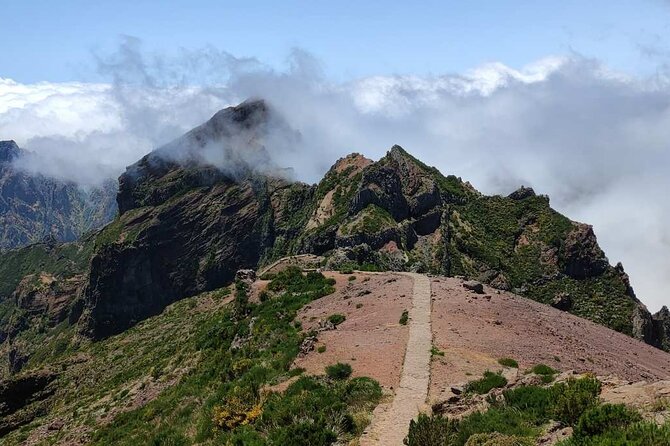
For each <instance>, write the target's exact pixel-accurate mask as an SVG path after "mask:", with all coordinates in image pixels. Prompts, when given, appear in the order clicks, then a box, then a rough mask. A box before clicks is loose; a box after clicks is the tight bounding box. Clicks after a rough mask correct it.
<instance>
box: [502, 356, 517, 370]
mask: <svg viewBox="0 0 670 446" xmlns="http://www.w3.org/2000/svg"><path fill="white" fill-rule="evenodd" d="M498 364H500V365H501V366H503V367H511V368H514V369H518V368H519V363H518V362H516V360H514V359H512V358H500V359H498Z"/></svg>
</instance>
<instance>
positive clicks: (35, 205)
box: [0, 141, 116, 250]
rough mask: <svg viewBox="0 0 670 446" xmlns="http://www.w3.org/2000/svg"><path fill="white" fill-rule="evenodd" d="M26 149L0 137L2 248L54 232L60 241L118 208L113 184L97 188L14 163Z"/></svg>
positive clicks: (98, 224)
mask: <svg viewBox="0 0 670 446" xmlns="http://www.w3.org/2000/svg"><path fill="white" fill-rule="evenodd" d="M27 155H28V154H27V153H26V152H25V151H23V150H21V149H20V148H19V147H18V146H17V145H16V143H15V142H14V141H0V250H4V249H10V248H16V247H20V246H24V245H27V244H29V243H36V242H39V241H42V240H44V239H46V238H49V237H53V238H54V239H55V240H57V241H60V242H67V241H72V240H75V239H77V238H78V237H79V236H81V235H82V234H83V233H85V232H87V231H89V230H91V229H96V228H99V227H101V226H103V225H104V224H106V223H107V222H109V221H110V220H111V219H112V218H113V217H114V214H115V213H116V203H115V201H114V196H115V194H116V184H115V183H114V182H113V181H111V180H110V181H108V182H106V183H104V184H103V185H102V186H100V187H97V188H88V189H84V188H80V187H79V186H77V185H76V184H74V183H71V182H67V181H62V180H59V179H54V178H48V177H45V176H43V175H40V174H31V173H27V172H24V171H22V170H20V169H17V168H16V167H15V166H14V164H13V163H14V162H15V161H16V160H17V159H18V158H20V157H22V156H27Z"/></svg>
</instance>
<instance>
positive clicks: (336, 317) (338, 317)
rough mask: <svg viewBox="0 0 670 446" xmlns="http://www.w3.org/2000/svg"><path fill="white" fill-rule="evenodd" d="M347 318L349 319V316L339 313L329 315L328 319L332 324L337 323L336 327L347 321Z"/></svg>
mask: <svg viewBox="0 0 670 446" xmlns="http://www.w3.org/2000/svg"><path fill="white" fill-rule="evenodd" d="M346 320H347V317H346V316H345V315H343V314H339V313H336V314H331V315H330V316H328V321H329V322H330V323H331V324H333V325H335V326H336V327H337V326H338V325H340V324H341V323H342V322H344V321H346Z"/></svg>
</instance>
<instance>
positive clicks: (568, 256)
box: [15, 101, 667, 348]
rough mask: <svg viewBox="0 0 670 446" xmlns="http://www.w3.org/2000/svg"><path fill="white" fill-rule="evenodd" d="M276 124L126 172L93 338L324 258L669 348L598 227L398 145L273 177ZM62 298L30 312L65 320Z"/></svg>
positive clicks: (87, 326)
mask: <svg viewBox="0 0 670 446" xmlns="http://www.w3.org/2000/svg"><path fill="white" fill-rule="evenodd" d="M272 114H273V112H272V109H271V108H269V107H268V106H267V105H266V104H265V103H263V102H262V101H250V102H246V103H244V104H241V105H240V106H237V107H231V108H228V109H225V110H222V111H221V112H219V113H217V114H216V115H215V116H214V117H213V118H212V119H211V120H210V121H208V122H207V123H205V124H203V125H202V126H200V127H198V128H196V129H194V130H193V131H191V132H189V133H188V134H186V135H185V136H184V137H182V138H179V139H178V140H176V141H174V142H173V143H170V144H168V145H166V146H164V147H162V148H159V149H157V150H156V151H154V152H152V153H151V154H149V155H147V156H145V157H144V158H143V159H141V160H140V161H138V162H137V163H136V164H135V165H133V166H130V167H129V168H128V169H127V171H126V173H125V174H124V175H122V176H121V178H120V180H119V193H118V206H119V211H120V215H119V216H118V218H116V219H115V220H114V221H113V222H112V223H110V224H109V225H108V226H106V227H105V228H104V229H103V230H101V231H100V232H99V233H98V234H97V235H96V236H95V237H94V238H93V240H92V241H91V242H90V244H88V245H87V246H89V247H90V249H91V251H90V252H91V254H90V255H91V261H90V265H89V267H88V268H87V271H86V273H85V274H84V276H83V277H84V278H83V280H82V283H83V285H82V286H81V287H80V289H79V291H78V292H77V293H74V294H73V295H72V297H71V302H70V303H69V305H70V306H69V307H68V308H71V309H72V310H71V313H70V316H69V318H70V319H71V320H78V326H79V330H80V332H82V333H84V334H86V335H87V336H90V337H92V338H95V339H99V338H104V337H107V336H109V335H112V334H115V333H119V332H121V331H123V330H125V329H127V328H128V327H131V326H132V325H134V324H135V323H137V322H138V321H141V320H143V319H145V318H147V317H149V316H151V315H153V314H156V313H158V312H160V311H162V309H163V308H165V307H166V306H167V305H168V304H170V303H172V302H174V301H176V300H179V299H182V298H184V297H187V296H190V295H193V294H197V293H199V292H202V291H206V290H211V289H215V288H218V287H220V286H222V285H224V284H226V283H229V282H230V281H231V280H232V279H233V277H234V273H235V271H236V270H238V269H240V268H256V267H258V266H260V265H263V264H267V263H269V262H271V261H273V260H275V259H277V258H279V257H281V256H284V255H288V254H300V253H313V254H319V255H323V256H325V258H326V259H327V267H329V268H333V269H349V268H361V269H380V270H415V271H423V272H433V273H440V274H444V275H448V276H463V277H467V278H471V279H476V280H479V281H482V282H485V283H488V284H490V285H492V286H494V287H497V288H500V289H504V290H512V291H514V292H516V293H519V294H522V295H525V296H527V297H530V298H532V299H535V300H537V301H540V302H543V303H547V304H552V303H554V304H555V305H556V306H557V307H560V308H562V309H564V310H566V311H570V312H572V313H574V314H577V315H579V316H583V317H585V318H588V319H591V320H593V321H596V322H598V323H600V324H603V325H606V326H608V327H611V328H614V329H616V330H618V331H621V332H623V333H626V334H629V335H631V336H634V337H637V338H640V339H644V340H645V341H646V342H648V343H650V344H653V345H658V346H665V347H666V348H667V342H666V341H663V339H665V338H664V334H663V330H664V329H665V328H664V327H666V326H667V324H665V325H664V323H663V322H660V321H661V319H662V318H661V317H660V316H659V317H652V316H651V314H649V312H648V311H647V309H646V308H645V307H644V306H643V305H642V304H641V303H640V302H639V300H638V299H637V297H636V296H635V294H634V293H633V290H632V288H631V287H630V284H629V282H628V277H627V276H626V274H625V272H624V270H623V267H621V266H620V265H617V266H616V267H615V266H612V265H610V263H609V261H608V259H607V257H606V256H605V254H604V252H603V251H602V249H601V248H600V247H599V245H598V243H597V239H596V236H595V234H594V232H593V229H592V228H591V227H590V226H588V225H586V224H582V223H577V222H573V221H571V220H570V219H568V218H567V217H565V216H563V215H561V214H559V213H558V212H556V211H554V210H553V209H552V208H551V206H550V203H549V199H548V198H547V197H546V196H542V195H537V194H536V193H535V192H534V191H533V190H532V189H530V188H524V187H522V188H520V189H519V190H517V191H515V192H513V193H512V194H510V195H509V196H484V195H482V194H481V193H479V192H478V191H477V190H475V189H474V188H473V187H472V186H471V185H470V184H469V183H467V182H465V181H463V180H461V179H460V178H457V177H454V176H444V175H442V173H440V172H439V171H438V170H437V169H435V168H433V167H429V166H427V165H425V164H424V163H422V162H421V161H419V160H417V159H415V158H414V157H412V156H411V155H410V154H409V153H407V152H406V151H405V150H404V149H402V148H401V147H399V146H394V147H393V148H391V150H390V151H389V152H388V153H387V155H386V156H384V157H383V158H381V159H380V160H378V161H376V162H375V161H372V160H369V159H366V158H365V157H364V156H362V155H359V154H352V155H349V156H347V157H345V158H343V159H341V160H339V161H337V162H336V163H335V165H334V166H333V167H332V168H331V169H330V170H329V171H328V172H327V173H326V175H325V177H324V178H323V180H322V181H321V182H319V184H317V185H313V186H310V185H306V184H302V183H299V182H291V181H289V180H287V179H284V178H281V176H279V175H277V174H276V173H273V172H275V171H273V170H271V169H270V170H269V169H268V168H267V166H269V165H270V164H271V163H269V157H268V156H267V152H266V150H265V149H266V146H267V147H268V148H271V147H270V146H271V144H272V139H271V138H269V137H268V136H269V132H268V125H269V124H268V123H269V122H270V121H271V117H272ZM212 150H214V153H215V154H216V153H218V154H220V155H221V156H220V157H215V159H216V160H219V161H220V160H221V159H223V160H225V163H224V165H223V166H222V165H219V164H217V162H215V161H213V159H212V157H211V155H212ZM258 166H263V169H259V168H258ZM40 272H41V271H40V270H36V271H26V272H25V273H26V274H28V273H32V274H36V276H34V277H43V276H41V275H40ZM72 274H73V275H74V274H75V273H72ZM77 274H79V273H77ZM64 279H67V277H66V276H65V275H62V276H57V277H55V278H54V280H61V281H62V280H64ZM32 280H35V279H32ZM15 299H17V297H16V296H15ZM59 299H60V298H58V297H56V295H54V294H53V293H52V298H51V299H47V300H46V301H44V299H37V298H35V297H32V298H29V299H27V300H26V299H23V301H25V302H32V303H31V304H30V305H31V306H30V308H44V309H45V311H51V313H53V312H54V311H55V310H54V308H55V309H58V308H61V304H58V302H60V300H59ZM556 302H559V303H558V304H556ZM54 305H56V306H55V307H54ZM59 314H60V313H59ZM664 342H666V343H664Z"/></svg>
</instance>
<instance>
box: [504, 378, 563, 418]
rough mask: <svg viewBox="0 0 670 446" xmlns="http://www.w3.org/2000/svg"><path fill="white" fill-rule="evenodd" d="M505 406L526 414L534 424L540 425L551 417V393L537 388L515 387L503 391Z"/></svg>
mask: <svg viewBox="0 0 670 446" xmlns="http://www.w3.org/2000/svg"><path fill="white" fill-rule="evenodd" d="M503 397H504V399H505V404H506V405H507V406H509V407H513V408H515V409H518V410H520V411H522V412H524V413H526V414H528V416H529V418H530V419H531V420H532V421H533V422H534V423H536V424H542V423H544V422H545V421H547V420H548V419H549V418H550V416H551V411H552V408H553V393H552V391H551V389H546V388H544V387H539V386H527V387H517V388H516V389H510V390H505V391H503Z"/></svg>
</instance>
